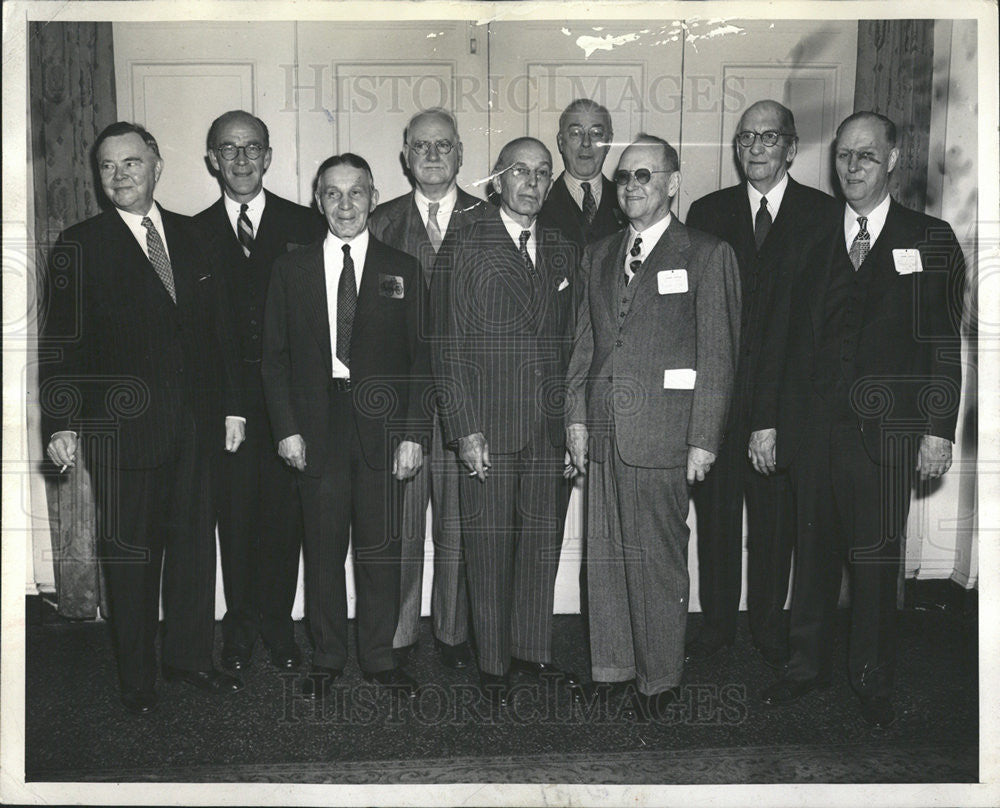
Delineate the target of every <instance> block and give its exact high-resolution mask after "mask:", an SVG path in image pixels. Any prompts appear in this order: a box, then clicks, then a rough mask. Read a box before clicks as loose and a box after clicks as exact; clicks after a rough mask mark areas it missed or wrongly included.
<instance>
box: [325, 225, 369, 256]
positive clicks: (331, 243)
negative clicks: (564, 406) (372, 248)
mask: <svg viewBox="0 0 1000 808" xmlns="http://www.w3.org/2000/svg"><path fill="white" fill-rule="evenodd" d="M323 243H324V246H325V247H326V248H327V249H330V250H332V249H335V250H336V251H337V252H338V253H340V252H343V248H344V245H345V244H349V245H350V247H351V258H353V259H354V261H355V263H357V260H358V256H360V255H362V254H363V253H365V252H367V251H368V228H367V227H365V229H364V230H362V231H361V232H360V233H358V234H357V235H356V236H355V237H354V238H352V239H351V240H350V241H344V240H343V239H342V238H340V237H339V236H335V235H334V234H333V233H332V232H331V231H330V229H329V228H327V231H326V239H324V242H323Z"/></svg>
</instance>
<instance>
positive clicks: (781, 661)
mask: <svg viewBox="0 0 1000 808" xmlns="http://www.w3.org/2000/svg"><path fill="white" fill-rule="evenodd" d="M757 652H758V653H759V654H760V658H761V659H763V660H764V664H765V665H767V666H768V667H769V668H774V670H776V671H780V670H781V669H782V668H784V667H785V664H786V663H787V662H788V652H787V651H786V650H784V649H783V648H776V647H774V646H772V645H760V646H758V647H757Z"/></svg>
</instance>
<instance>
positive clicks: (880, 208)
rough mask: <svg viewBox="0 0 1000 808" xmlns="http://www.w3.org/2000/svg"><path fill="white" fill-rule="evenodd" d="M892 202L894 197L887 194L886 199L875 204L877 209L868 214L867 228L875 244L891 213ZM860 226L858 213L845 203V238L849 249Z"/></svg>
mask: <svg viewBox="0 0 1000 808" xmlns="http://www.w3.org/2000/svg"><path fill="white" fill-rule="evenodd" d="M891 203H892V197H891V196H890V195H889V194H886V195H885V199H883V200H882V201H881V202H879V203H878V205H876V206H875V209H874V210H872V211H871V213H869V214H868V222H867V223H866V225H867V230H868V235H870V236H871V243H872V244H874V243H875V240H876V239H877V238H878V237H879V235H880V234H881V232H882V228H883V227H885V220H886V217H887V216H888V215H889V205H890V204H891ZM858 230H860V227H859V226H858V214H857V212H856V211H855V210H854V208H852V207H851V206H850V205H849V204H845V205H844V239H845V241H846V243H847V249H850V248H851V242H853V241H854V237H855V236H856V235H857V234H858Z"/></svg>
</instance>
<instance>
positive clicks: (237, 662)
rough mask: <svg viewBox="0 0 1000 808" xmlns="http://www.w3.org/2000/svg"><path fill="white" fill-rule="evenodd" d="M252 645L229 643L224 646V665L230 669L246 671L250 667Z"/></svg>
mask: <svg viewBox="0 0 1000 808" xmlns="http://www.w3.org/2000/svg"><path fill="white" fill-rule="evenodd" d="M252 652H253V647H252V646H246V645H229V644H228V643H227V644H225V645H223V646H222V667H223V668H225V669H226V670H228V671H245V670H246V669H247V668H249V667H250V655H251V653H252Z"/></svg>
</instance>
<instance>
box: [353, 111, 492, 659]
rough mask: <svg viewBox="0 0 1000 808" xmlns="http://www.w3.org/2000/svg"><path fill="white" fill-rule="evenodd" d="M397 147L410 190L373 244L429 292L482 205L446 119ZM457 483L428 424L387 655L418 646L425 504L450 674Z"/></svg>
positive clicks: (459, 589)
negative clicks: (392, 252) (464, 177)
mask: <svg viewBox="0 0 1000 808" xmlns="http://www.w3.org/2000/svg"><path fill="white" fill-rule="evenodd" d="M403 140H404V143H403V159H404V161H405V163H406V167H407V168H408V169H409V172H410V175H411V177H412V179H413V184H414V187H413V190H412V191H411V192H410V193H408V194H403V196H398V197H396V198H395V199H392V200H390V201H388V202H384V203H382V204H381V205H379V206H378V207H377V208H375V212H374V213H373V214H372V217H371V221H370V222H369V227H370V228H371V232H372V234H373V235H374V236H375V237H376V238H377V239H380V240H381V241H383V242H385V243H386V244H388V245H389V246H390V247H395V248H396V249H397V250H402V251H403V252H406V253H409V254H410V255H412V256H413V257H414V258H416V259H417V260H418V261H419V262H420V269H421V274H422V276H423V280H424V282H425V283H426V285H427V286H430V282H431V275H432V271H433V268H434V259H435V258H436V256H437V251H438V250H439V249H440V247H441V242H442V241H443V240H444V238H445V237H447V236H448V235H449V234H450V233H453V232H455V231H458V230H461V229H462V228H463V227H464V226H465V225H466V224H468V223H469V222H471V221H474V220H476V219H478V218H480V217H481V216H483V214H484V213H485V212H486V210H487V204H486V202H484V201H483V200H482V199H477V198H476V197H474V196H472V195H471V194H467V193H466V192H465V191H463V190H462V189H461V188H459V187H458V184H457V182H456V178H457V177H458V169H459V168H460V167H461V165H462V141H461V140H460V139H459V136H458V126H457V124H456V123H455V119H454V118H453V117H452V115H451V113H450V112H448V111H447V110H445V109H441V108H440V107H437V108H433V109H428V110H423V111H421V112H418V113H417V114H416V115H414V116H413V117H412V118H411V119H410V122H409V124H407V127H406V130H405V132H404V135H403ZM460 475H461V466H460V464H459V462H458V458H457V457H455V453H454V452H453V451H451V450H450V449H448V448H447V447H445V445H444V441H443V437H442V431H441V423H440V419H438V418H435V419H434V434H433V436H432V438H431V445H430V454H429V456H427V457H425V458H424V465H423V467H422V468H421V469H420V471H418V472H417V475H416V477H414V479H413V480H412V481H411V482H410V483H409V484H408V485H407V486H406V491H405V493H404V495H403V544H402V551H401V552H402V566H401V568H400V573H399V623H398V625H397V626H396V636H395V638H394V639H393V651H394V652H395V653H396V655H397V656H398V657H400V658H401V659H405V658H406V657H408V656H409V654H410V652H411V651H412V650H413V648H414V647H415V646H416V644H417V633H418V629H419V626H420V605H421V600H422V594H423V574H424V536H425V533H426V520H427V500H428V499H431V500H432V501H433V508H434V514H433V522H432V530H433V532H434V580H433V587H432V589H431V617H432V619H433V624H434V642H435V645H436V646H437V649H438V654H439V657H440V659H441V661H442V662H443V663H444V664H445V665H447V666H448V667H450V668H465V667H468V666H469V665H470V664H471V662H472V652H471V650H470V648H469V643H468V631H469V609H468V594H467V593H466V585H465V568H464V566H463V564H462V534H461V531H460V530H459V524H458V520H459V512H458V479H459V476H460Z"/></svg>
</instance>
